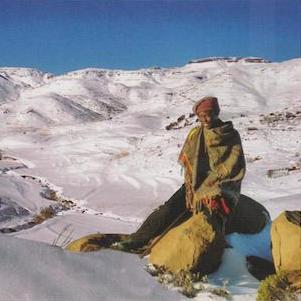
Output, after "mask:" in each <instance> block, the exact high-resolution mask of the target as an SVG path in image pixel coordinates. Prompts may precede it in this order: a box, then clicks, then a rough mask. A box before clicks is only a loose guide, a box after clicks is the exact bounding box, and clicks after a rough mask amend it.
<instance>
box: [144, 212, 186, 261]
mask: <svg viewBox="0 0 301 301" xmlns="http://www.w3.org/2000/svg"><path fill="white" fill-rule="evenodd" d="M187 211H188V210H187V209H186V210H185V211H183V212H182V213H181V214H180V215H179V216H178V217H177V218H176V219H175V220H174V221H173V222H172V223H171V224H170V225H169V226H168V227H167V228H166V229H165V230H164V231H163V232H162V234H160V235H159V236H157V238H155V239H154V240H153V241H152V243H151V244H150V246H149V247H148V248H146V250H145V251H144V252H143V253H142V254H140V255H139V257H140V258H143V257H144V256H146V255H148V254H150V252H151V251H152V248H153V247H154V246H155V245H156V244H157V243H158V242H159V241H160V240H161V239H162V238H163V237H164V236H165V235H166V234H167V232H168V231H169V230H170V229H171V228H172V227H173V226H174V225H175V224H176V223H177V222H178V221H179V220H180V219H181V218H182V217H183V216H184V215H185V214H186V213H187Z"/></svg>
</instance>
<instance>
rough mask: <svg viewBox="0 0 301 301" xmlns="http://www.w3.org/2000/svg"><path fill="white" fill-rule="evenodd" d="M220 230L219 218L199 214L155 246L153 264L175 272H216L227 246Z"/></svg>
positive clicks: (169, 232) (151, 255)
mask: <svg viewBox="0 0 301 301" xmlns="http://www.w3.org/2000/svg"><path fill="white" fill-rule="evenodd" d="M220 228H221V227H220V225H219V223H218V221H217V218H216V217H215V216H210V215H208V214H206V213H204V212H201V213H198V214H195V215H193V216H192V217H190V218H189V219H188V220H186V221H185V222H183V223H182V224H180V225H179V226H177V227H175V228H173V229H171V230H169V231H168V232H167V233H166V234H165V235H164V237H163V238H162V239H161V240H160V241H158V243H157V244H155V245H154V247H153V248H152V250H151V253H150V257H149V261H150V262H151V263H152V264H153V265H155V266H158V267H164V268H165V269H166V270H168V271H170V272H173V273H178V272H180V271H181V270H185V271H187V270H189V271H193V272H200V273H201V274H204V275H205V274H209V273H212V272H214V271H215V270H216V269H217V268H218V267H219V265H220V263H221V258H222V254H223V250H224V245H225V243H224V237H223V235H222V232H221V229H220Z"/></svg>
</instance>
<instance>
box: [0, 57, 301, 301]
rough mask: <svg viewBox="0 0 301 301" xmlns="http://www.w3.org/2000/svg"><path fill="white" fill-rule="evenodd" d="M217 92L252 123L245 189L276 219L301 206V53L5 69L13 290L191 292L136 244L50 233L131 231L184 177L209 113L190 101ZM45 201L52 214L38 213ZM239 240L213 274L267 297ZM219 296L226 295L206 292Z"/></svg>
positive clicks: (9, 289)
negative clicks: (107, 245)
mask: <svg viewBox="0 0 301 301" xmlns="http://www.w3.org/2000/svg"><path fill="white" fill-rule="evenodd" d="M208 94H211V95H216V96H217V97H219V100H220V105H221V110H222V114H221V118H222V119H223V120H228V119H231V120H232V121H233V122H234V125H235V127H236V128H237V129H238V130H239V132H240V134H241V137H242V141H243V146H244V151H245V155H246V158H247V175H246V178H245V180H244V183H243V187H242V190H243V193H245V194H247V195H249V196H251V197H253V198H255V199H256V200H258V201H259V202H261V203H263V204H264V205H265V206H266V207H267V208H268V209H269V211H270V213H271V216H272V218H274V217H276V216H277V215H278V214H279V213H280V212H281V211H282V210H285V209H299V210H300V199H301V171H300V167H301V138H300V137H301V136H300V134H301V59H294V60H290V61H285V62H282V63H266V62H264V61H262V62H252V60H250V59H240V60H239V59H209V60H199V61H195V62H193V63H190V64H187V65H185V66H183V67H179V68H172V69H160V68H155V69H143V70H137V71H122V70H103V69H85V70H79V71H74V72H70V73H67V74H65V75H61V76H53V75H51V74H49V73H46V74H44V73H42V72H40V71H37V70H33V69H25V68H0V149H1V153H2V155H1V157H2V160H0V231H1V232H2V233H6V234H0V256H1V269H0V300H1V301H2V299H3V300H5V301H6V300H19V298H20V297H19V296H20V295H22V296H25V299H26V298H27V299H26V300H42V299H43V300H67V299H68V300H100V299H101V300H171V299H173V300H182V299H185V297H184V296H182V295H181V294H179V293H177V292H175V291H171V290H167V289H166V288H164V287H162V286H160V285H159V284H157V283H156V280H155V279H154V278H152V277H150V276H149V275H148V274H147V273H146V272H145V271H144V268H143V266H144V264H145V261H141V260H140V259H138V258H137V257H135V256H133V255H128V254H122V253H116V252H109V251H106V252H99V253H95V254H80V255H78V254H68V253H67V252H65V251H63V250H61V249H59V248H55V247H51V246H50V245H51V244H53V243H54V244H56V245H58V246H63V245H64V244H66V242H68V241H69V240H71V239H76V238H78V237H80V236H82V235H86V234H89V233H95V232H103V233H113V232H120V233H129V232H132V231H134V230H135V229H136V228H137V227H138V225H139V223H140V222H141V221H142V220H143V219H144V218H145V217H146V216H147V215H148V214H149V213H150V212H151V210H152V209H154V208H156V207H157V206H158V205H160V204H161V203H162V202H164V201H165V200H167V199H168V198H169V197H170V196H171V194H172V193H173V192H175V191H176V189H177V188H178V187H179V186H180V185H181V183H182V181H183V180H182V175H181V172H180V167H179V165H178V164H177V156H178V153H179V151H180V147H181V146H182V144H183V142H184V139H185V136H186V135H187V133H188V132H189V130H190V129H191V128H192V127H193V126H194V125H196V118H195V117H194V116H192V115H190V113H191V107H192V105H193V103H194V102H195V101H196V100H198V99H199V98H200V97H202V96H204V95H208ZM54 200H56V201H54ZM66 204H67V205H66ZM45 207H47V208H51V209H52V215H51V216H52V218H49V219H47V220H45V221H44V222H42V223H39V224H33V223H32V221H33V220H34V219H35V217H36V215H37V214H39V212H41V210H42V208H45ZM12 236H14V237H12ZM21 238H25V239H26V240H23V239H21ZM261 239H262V238H261ZM253 240H254V242H252V238H250V239H247V241H248V242H249V243H250V248H252V247H253V249H256V248H255V247H254V244H256V243H257V242H258V240H259V239H253ZM33 241H37V242H33ZM41 242H44V243H46V244H43V243H41ZM239 251H240V252H241V253H243V250H227V251H226V252H225V256H224V262H223V265H222V266H221V267H220V269H219V271H217V273H215V274H214V275H212V276H211V277H210V282H211V283H212V285H216V284H217V285H220V284H221V283H222V282H223V281H224V280H227V281H228V282H229V284H228V288H229V290H230V291H231V293H232V295H233V298H234V300H244V301H245V300H255V295H256V289H257V286H258V282H257V281H256V280H255V279H254V278H253V277H252V276H251V275H249V274H248V272H247V270H246V268H245V262H244V256H242V254H238V253H239ZM244 254H245V252H244ZM64 283H65V284H64ZM206 298H208V300H212V298H213V300H222V298H221V297H217V296H210V295H208V294H207V295H206V294H205V295H204V294H200V295H199V296H197V297H196V299H197V300H198V299H199V300H206Z"/></svg>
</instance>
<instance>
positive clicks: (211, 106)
mask: <svg viewBox="0 0 301 301" xmlns="http://www.w3.org/2000/svg"><path fill="white" fill-rule="evenodd" d="M197 110H198V111H209V110H213V111H214V112H215V113H216V115H218V114H219V112H220V108H219V104H218V101H217V98H216V97H213V96H205V97H203V98H201V99H200V100H199V101H197V102H196V103H195V105H194V106H193V108H192V111H193V112H194V113H195V114H196V112H197Z"/></svg>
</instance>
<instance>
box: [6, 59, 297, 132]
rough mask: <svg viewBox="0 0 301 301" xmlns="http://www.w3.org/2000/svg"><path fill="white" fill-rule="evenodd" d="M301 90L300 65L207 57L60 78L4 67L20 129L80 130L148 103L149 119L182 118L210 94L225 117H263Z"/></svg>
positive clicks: (9, 110)
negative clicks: (76, 126) (66, 127)
mask: <svg viewBox="0 0 301 301" xmlns="http://www.w3.org/2000/svg"><path fill="white" fill-rule="evenodd" d="M300 86H301V59H294V60H290V61H286V62H282V63H267V62H266V61H265V60H263V59H259V58H241V59H239V58H235V59H234V58H208V59H201V60H195V61H193V62H191V63H189V64H187V65H185V66H183V67H179V68H170V69H167V68H165V69H161V68H151V69H141V70H137V71H122V70H104V69H95V68H94V69H83V70H79V71H73V72H69V73H67V74H65V75H61V76H53V75H51V74H49V73H45V74H44V73H42V72H41V71H37V70H34V69H26V68H0V103H2V105H0V120H1V121H2V122H3V124H5V123H8V124H11V123H12V122H14V121H15V122H17V123H18V124H19V125H20V126H32V124H33V123H34V124H35V123H36V124H37V125H38V126H43V125H46V126H47V125H50V124H51V125H60V124H73V123H76V122H91V121H101V120H105V119H109V118H112V117H114V116H115V115H116V114H120V113H122V112H124V111H125V110H127V111H128V112H139V110H140V109H141V105H143V106H144V110H145V109H147V110H149V112H150V113H151V112H154V113H157V112H158V111H159V112H161V113H164V114H165V112H167V111H168V110H169V107H175V110H173V111H174V112H177V113H176V114H180V113H181V112H182V113H185V112H187V111H188V108H190V107H191V105H192V104H193V102H194V101H196V100H197V99H199V98H200V97H202V96H204V95H208V94H213V95H216V96H218V97H219V99H220V103H221V106H222V107H223V112H225V113H226V114H227V113H230V112H231V114H236V115H237V114H240V113H242V108H244V111H245V112H253V113H254V112H255V111H256V112H260V111H263V112H264V111H268V110H271V108H273V109H276V108H281V107H282V108H283V107H284V106H285V105H287V104H288V102H290V103H292V102H294V101H296V100H297V99H294V95H296V91H297V90H298V89H299V87H300ZM238 103H239V106H238ZM186 108H187V109H186ZM33 121H34V122H33Z"/></svg>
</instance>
